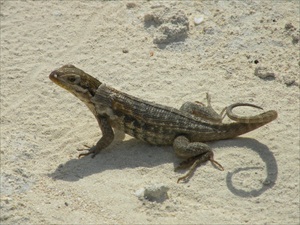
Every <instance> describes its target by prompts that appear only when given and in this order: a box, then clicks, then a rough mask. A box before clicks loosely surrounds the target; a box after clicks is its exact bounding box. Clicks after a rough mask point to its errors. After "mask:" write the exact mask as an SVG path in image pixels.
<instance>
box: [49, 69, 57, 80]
mask: <svg viewBox="0 0 300 225" xmlns="http://www.w3.org/2000/svg"><path fill="white" fill-rule="evenodd" d="M49 78H50V79H51V80H52V79H55V78H57V72H56V70H54V71H53V72H51V73H50V75H49Z"/></svg>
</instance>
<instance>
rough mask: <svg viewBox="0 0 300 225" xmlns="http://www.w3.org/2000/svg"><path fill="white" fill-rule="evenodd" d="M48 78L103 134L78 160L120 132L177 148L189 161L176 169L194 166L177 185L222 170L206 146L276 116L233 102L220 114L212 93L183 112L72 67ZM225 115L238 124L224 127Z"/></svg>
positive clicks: (183, 109) (249, 129) (245, 131)
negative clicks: (239, 111) (245, 111)
mask: <svg viewBox="0 0 300 225" xmlns="http://www.w3.org/2000/svg"><path fill="white" fill-rule="evenodd" d="M49 78H50V79H51V80H52V81H53V82H54V83H56V84H57V85H59V86H61V87H63V88H64V89H66V90H67V91H69V92H71V93H72V94H73V95H75V96H76V97H77V98H79V99H80V100H81V101H82V102H84V103H85V104H86V106H87V107H88V108H89V109H90V110H91V112H92V113H93V114H94V116H95V117H96V119H97V121H98V124H99V127H100V129H101V131H102V137H101V138H100V140H99V141H98V142H97V143H96V145H95V146H93V147H92V148H90V149H88V152H86V153H82V154H80V155H79V157H81V156H87V155H90V154H92V157H95V155H97V154H98V153H99V152H100V151H101V150H102V149H104V148H106V147H107V146H109V145H110V144H111V142H112V141H113V139H114V131H113V128H114V129H118V130H121V131H124V132H125V133H127V134H129V135H131V136H133V137H135V138H137V139H139V140H143V141H146V142H148V143H150V144H153V145H172V146H173V148H174V150H175V152H176V154H177V155H178V156H179V157H183V158H185V159H186V160H185V161H183V162H182V163H181V164H180V165H179V166H178V167H177V168H176V169H178V168H179V169H181V168H188V167H190V170H189V172H188V173H187V174H186V175H185V176H183V177H180V178H179V179H178V181H177V182H179V181H180V180H187V179H189V178H190V177H191V175H192V173H193V172H194V170H195V169H196V168H197V167H198V166H199V165H200V164H202V163H204V162H206V161H211V162H212V163H213V164H215V165H216V166H217V167H219V168H220V169H221V170H223V167H222V166H221V165H220V164H219V163H217V162H216V161H215V160H214V158H213V152H212V150H211V148H210V147H209V146H208V145H207V144H205V143H203V142H208V141H214V140H222V139H229V138H234V137H236V136H239V135H241V134H244V133H247V132H249V131H252V130H254V129H256V128H258V127H261V126H263V125H265V124H267V123H269V122H271V121H272V120H274V119H276V118H277V112H276V111H274V110H270V111H267V112H264V113H261V114H258V115H255V116H250V117H248V116H244V117H242V116H238V115H235V114H234V113H233V112H232V109H233V108H235V107H237V106H251V107H256V108H260V107H258V106H256V105H253V104H248V103H236V104H232V105H230V106H228V107H226V108H225V109H224V110H223V112H222V113H221V114H218V113H216V112H215V111H214V110H213V108H212V107H211V104H210V96H209V95H208V94H207V102H208V105H207V106H205V105H203V104H201V103H199V102H195V103H192V102H188V103H185V104H183V105H182V107H181V108H180V110H178V109H175V108H172V107H167V106H163V105H159V104H156V103H153V102H149V101H145V100H142V99H139V98H137V97H134V96H131V95H128V94H126V93H123V92H121V91H118V90H116V89H114V88H112V87H109V86H107V85H105V84H103V83H101V82H100V81H99V80H97V79H96V78H94V77H92V76H91V75H89V74H87V73H85V72H84V71H82V70H80V69H78V68H76V67H75V66H73V65H65V66H62V67H61V68H59V69H57V70H54V71H53V72H52V73H51V74H50V75H49ZM260 109H261V108H260ZM224 113H225V115H227V116H228V117H229V118H230V119H232V120H234V121H235V122H233V123H229V124H224V123H222V115H223V114H224Z"/></svg>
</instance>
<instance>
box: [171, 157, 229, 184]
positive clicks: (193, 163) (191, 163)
mask: <svg viewBox="0 0 300 225" xmlns="http://www.w3.org/2000/svg"><path fill="white" fill-rule="evenodd" d="M207 161H211V162H212V163H213V164H214V165H215V166H216V167H218V168H219V169H220V170H221V171H223V170H224V168H223V166H222V165H221V164H220V163H218V162H217V161H215V160H214V154H213V152H211V151H209V152H206V153H204V154H200V155H197V156H194V157H190V158H188V159H187V160H185V161H183V162H181V163H180V164H179V166H178V167H176V168H175V171H176V170H178V169H184V168H190V169H189V171H188V172H187V174H186V175H184V176H182V177H179V178H178V180H177V183H179V182H180V181H181V180H185V182H187V181H188V180H189V179H190V178H191V177H192V175H193V173H194V172H195V170H196V169H197V167H198V166H200V164H202V163H204V162H207Z"/></svg>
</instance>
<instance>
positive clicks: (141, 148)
mask: <svg viewBox="0 0 300 225" xmlns="http://www.w3.org/2000/svg"><path fill="white" fill-rule="evenodd" d="M74 154H76V156H77V155H78V154H79V152H77V153H76V152H75V153H74ZM176 159H177V157H176V155H175V154H174V151H173V149H172V147H170V146H164V147H161V146H151V145H149V144H147V143H145V142H142V141H139V140H136V139H134V138H132V139H129V140H124V141H116V142H113V143H112V144H111V146H109V147H108V148H107V149H105V150H103V151H101V152H100V153H99V154H98V155H96V156H95V157H94V158H91V156H86V157H83V158H80V159H77V158H76V159H70V160H69V161H67V162H66V163H64V164H60V165H59V166H58V167H57V168H56V170H55V171H54V172H52V173H49V174H48V176H49V177H52V178H53V179H58V180H65V181H70V182H74V181H78V180H80V179H82V178H84V177H86V176H90V175H92V174H97V173H101V172H103V171H105V170H122V169H124V168H138V167H148V168H150V167H155V166H157V165H161V164H165V163H169V162H172V161H174V160H176Z"/></svg>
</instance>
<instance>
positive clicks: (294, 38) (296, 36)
mask: <svg viewBox="0 0 300 225" xmlns="http://www.w3.org/2000/svg"><path fill="white" fill-rule="evenodd" d="M292 38H293V39H292V43H293V44H297V43H298V42H299V39H300V36H299V34H298V35H292Z"/></svg>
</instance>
